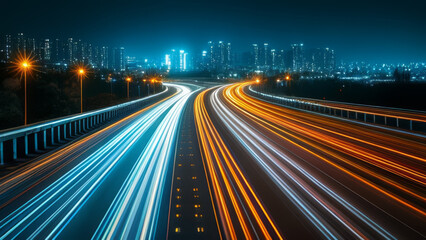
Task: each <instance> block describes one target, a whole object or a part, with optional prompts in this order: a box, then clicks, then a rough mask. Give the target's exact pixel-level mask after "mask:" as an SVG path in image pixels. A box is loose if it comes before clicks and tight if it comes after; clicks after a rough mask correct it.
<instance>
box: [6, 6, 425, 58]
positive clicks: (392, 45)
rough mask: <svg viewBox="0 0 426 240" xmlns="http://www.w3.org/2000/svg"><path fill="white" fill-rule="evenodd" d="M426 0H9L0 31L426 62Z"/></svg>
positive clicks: (139, 45) (156, 48) (145, 49)
mask: <svg viewBox="0 0 426 240" xmlns="http://www.w3.org/2000/svg"><path fill="white" fill-rule="evenodd" d="M425 2H426V1H422V0H416V1H414V0H404V1H394V2H392V1H381V0H380V1H374V0H369V1H366V0H361V1H343V0H342V1H315V0H306V1H296V0H294V1H285V0H281V1H279V0H277V1H269V0H262V1H231V0H228V1H200V0H199V1H126V0H122V1H108V0H104V1H89V0H86V1H80V0H74V1H67V2H65V1H51V0H49V1H37V0H20V1H3V2H2V9H3V10H2V14H1V25H2V26H1V28H0V32H1V33H2V34H4V33H11V34H16V33H18V32H24V33H25V34H26V35H28V36H34V37H40V38H55V37H59V38H68V37H74V38H81V39H82V40H85V41H87V42H92V43H94V44H106V45H119V46H124V47H125V48H126V49H127V54H128V55H132V56H138V57H153V56H160V55H162V54H164V53H165V52H166V51H167V50H168V49H171V48H182V49H187V50H193V51H196V50H197V51H198V50H201V49H202V48H205V46H206V45H207V41H209V40H213V41H218V40H223V41H227V42H231V43H232V44H233V46H234V49H235V50H236V51H238V52H241V51H246V50H249V49H250V45H251V43H263V42H268V43H269V44H270V46H271V47H272V48H276V49H288V48H289V47H290V44H291V43H296V42H303V43H304V44H305V45H306V46H307V48H310V47H331V48H333V49H335V50H336V54H337V57H338V59H340V60H344V61H369V62H380V63H382V62H384V63H399V62H410V61H425V60H426V11H425V9H426V4H425Z"/></svg>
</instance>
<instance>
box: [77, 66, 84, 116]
mask: <svg viewBox="0 0 426 240" xmlns="http://www.w3.org/2000/svg"><path fill="white" fill-rule="evenodd" d="M84 73H85V71H84V68H79V69H78V76H79V78H80V79H79V80H80V112H81V113H83V76H84Z"/></svg>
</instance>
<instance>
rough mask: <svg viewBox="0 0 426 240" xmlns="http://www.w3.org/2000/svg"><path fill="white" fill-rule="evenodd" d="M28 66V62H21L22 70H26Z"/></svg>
mask: <svg viewBox="0 0 426 240" xmlns="http://www.w3.org/2000/svg"><path fill="white" fill-rule="evenodd" d="M29 66H30V64H29V63H28V62H23V63H22V67H24V68H28V67H29Z"/></svg>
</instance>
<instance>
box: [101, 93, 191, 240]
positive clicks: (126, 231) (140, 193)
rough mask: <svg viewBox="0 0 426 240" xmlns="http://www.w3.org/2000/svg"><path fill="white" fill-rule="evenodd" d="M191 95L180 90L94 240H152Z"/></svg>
mask: <svg viewBox="0 0 426 240" xmlns="http://www.w3.org/2000/svg"><path fill="white" fill-rule="evenodd" d="M192 93H193V92H191V91H190V90H189V89H188V88H185V87H183V91H182V93H181V95H182V96H181V97H180V98H179V99H178V101H174V102H173V103H171V104H172V105H173V107H172V108H171V109H170V110H169V112H168V113H167V115H166V116H165V117H164V119H163V120H162V122H161V124H160V125H159V127H158V128H157V130H156V131H155V133H154V134H153V135H152V137H151V139H150V141H149V143H148V145H147V146H146V147H145V149H144V151H143V152H142V153H141V155H140V156H139V157H138V160H137V162H136V164H135V166H134V167H133V169H132V172H131V173H130V174H129V175H128V177H127V179H126V182H125V183H124V184H123V186H122V188H121V189H120V192H119V194H118V195H117V197H116V198H115V200H114V202H113V204H112V205H111V207H110V209H109V211H108V213H107V214H106V215H105V218H104V220H103V221H102V223H101V225H100V226H99V228H98V230H97V232H96V234H95V235H94V236H93V239H117V238H119V239H136V238H138V239H154V238H155V233H156V226H157V221H158V212H159V210H160V206H161V199H162V194H163V191H164V190H165V189H164V188H165V178H166V176H165V173H166V172H168V171H169V169H168V167H169V166H170V164H169V162H170V160H171V159H172V157H173V156H172V153H173V152H172V150H173V146H174V141H175V139H176V133H177V129H178V124H179V120H180V116H181V114H182V110H183V108H184V106H185V104H186V102H187V100H188V98H189V97H190V96H191V94H192Z"/></svg>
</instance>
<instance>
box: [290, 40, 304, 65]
mask: <svg viewBox="0 0 426 240" xmlns="http://www.w3.org/2000/svg"><path fill="white" fill-rule="evenodd" d="M291 49H292V51H293V71H295V72H302V71H304V62H305V61H304V55H303V54H304V51H303V43H300V44H292V45H291Z"/></svg>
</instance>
